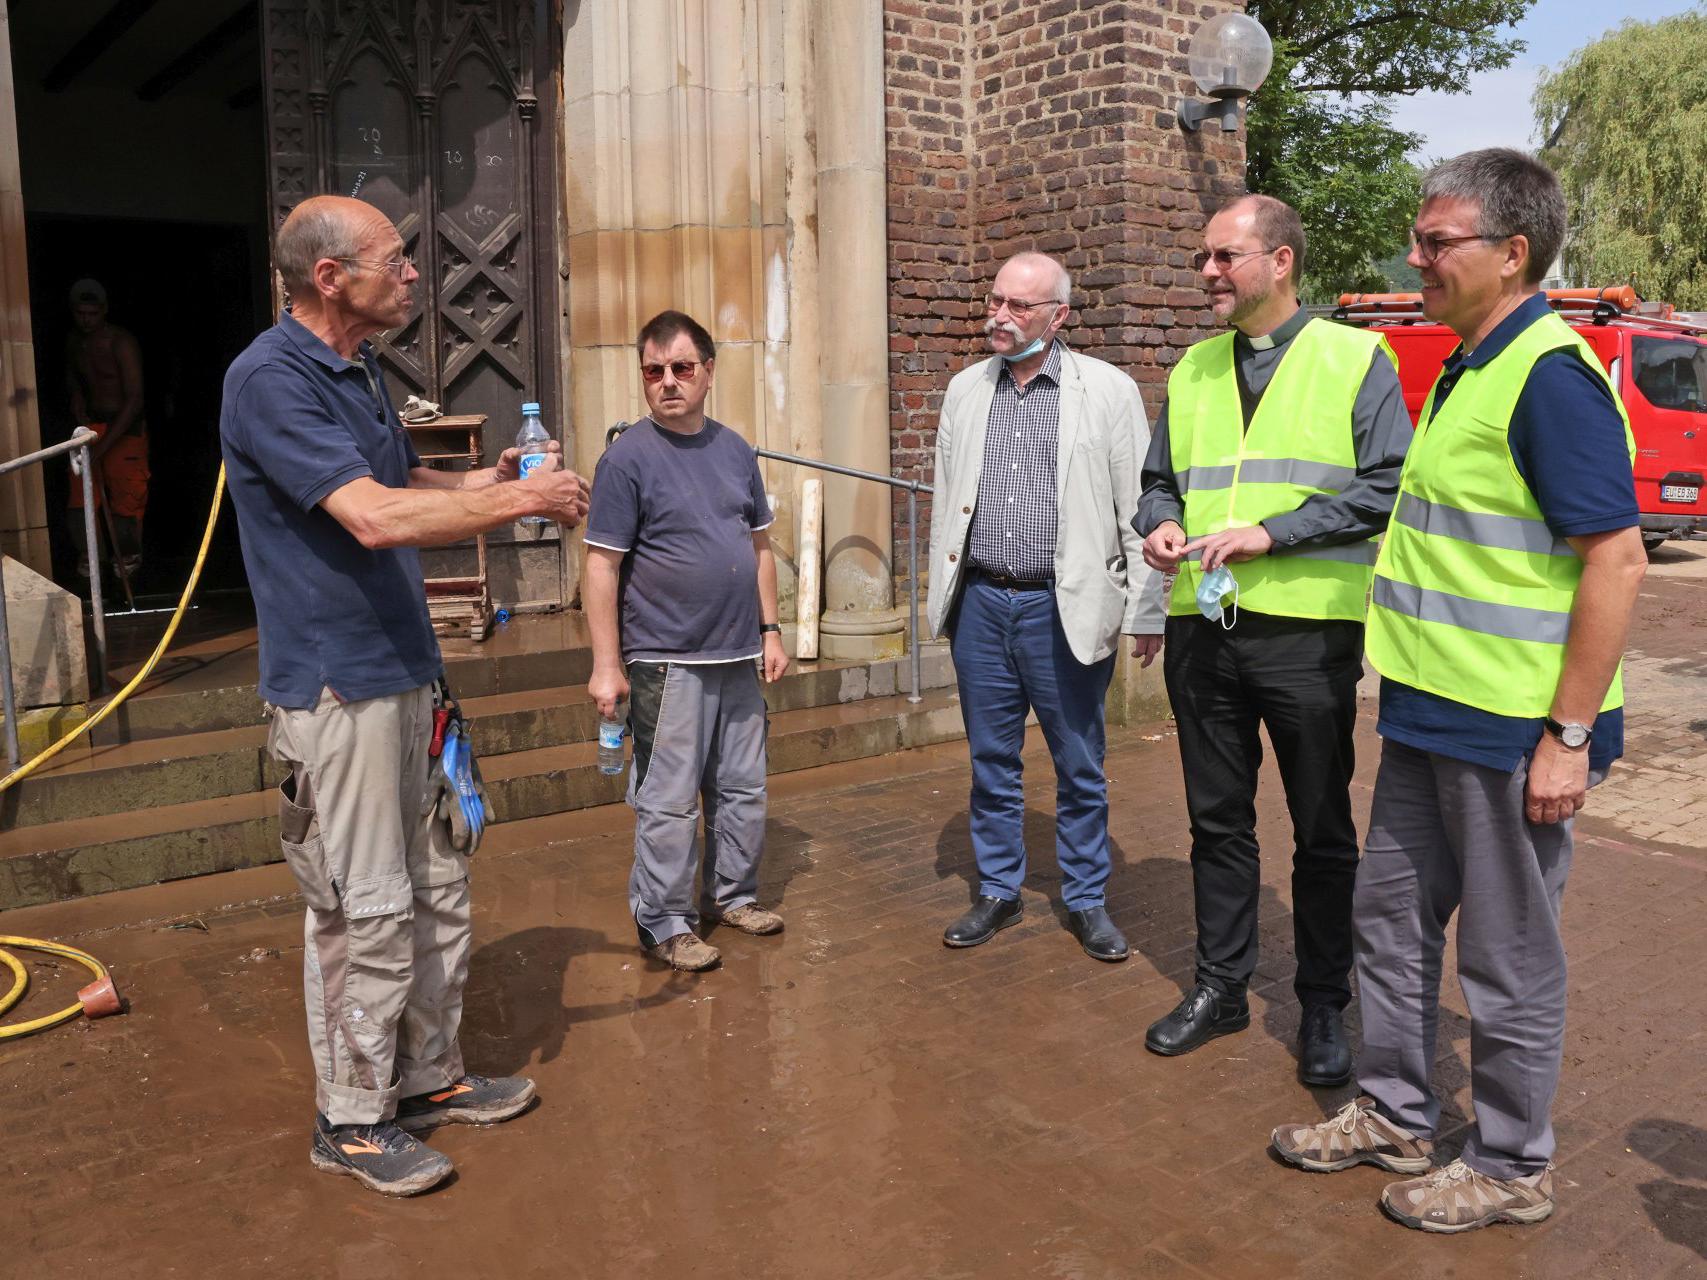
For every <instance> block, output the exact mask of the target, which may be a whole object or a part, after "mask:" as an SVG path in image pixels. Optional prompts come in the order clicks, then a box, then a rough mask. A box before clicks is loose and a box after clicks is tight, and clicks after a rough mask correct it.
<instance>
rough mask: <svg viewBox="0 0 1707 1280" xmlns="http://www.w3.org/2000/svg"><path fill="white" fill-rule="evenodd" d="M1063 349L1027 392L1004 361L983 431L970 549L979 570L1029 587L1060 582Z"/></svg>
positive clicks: (1052, 354) (1052, 352)
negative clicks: (1057, 579)
mask: <svg viewBox="0 0 1707 1280" xmlns="http://www.w3.org/2000/svg"><path fill="white" fill-rule="evenodd" d="M1060 434H1061V344H1060V343H1059V342H1056V343H1053V344H1051V345H1050V348H1049V354H1048V356H1047V357H1045V359H1044V361H1043V368H1041V369H1039V370H1038V371H1037V373H1036V374H1034V375H1033V376H1032V379H1031V381H1030V382H1028V383H1027V384H1026V385H1025V387H1024V388H1023V389H1022V388H1021V387H1020V385H1019V384H1018V383H1017V382H1015V381H1014V375H1013V372H1012V371H1011V370H1010V369H1008V368H1007V366H1006V363H1005V362H1004V364H1003V367H1002V372H1001V374H1000V375H999V376H998V378H997V381H996V396H995V399H993V400H991V401H990V417H989V420H988V422H987V423H986V424H985V428H984V466H983V469H982V471H980V473H979V476H978V506H977V508H976V509H975V510H974V511H973V513H972V531H971V534H970V539H969V543H968V548H967V555H968V559H969V560H970V562H971V565H972V567H973V568H975V569H983V570H985V571H987V572H989V573H999V574H1003V575H1005V576H1006V577H1009V578H1018V579H1020V580H1022V581H1025V582H1038V581H1042V580H1043V579H1046V578H1053V577H1054V576H1055V529H1056V522H1057V519H1058V515H1059V513H1058V512H1057V510H1056V507H1055V447H1056V441H1057V440H1058V439H1059V438H1060Z"/></svg>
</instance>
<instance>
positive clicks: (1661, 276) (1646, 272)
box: [1535, 8, 1707, 310]
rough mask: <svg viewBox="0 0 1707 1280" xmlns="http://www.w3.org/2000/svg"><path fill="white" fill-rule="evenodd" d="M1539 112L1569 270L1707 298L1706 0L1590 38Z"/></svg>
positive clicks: (1552, 83)
mask: <svg viewBox="0 0 1707 1280" xmlns="http://www.w3.org/2000/svg"><path fill="white" fill-rule="evenodd" d="M1535 116H1536V121H1537V123H1538V124H1539V125H1540V127H1541V131H1542V134H1543V136H1545V137H1546V138H1547V139H1548V142H1547V145H1546V146H1545V147H1544V148H1543V150H1542V153H1541V154H1542V157H1543V159H1545V160H1546V161H1547V162H1548V163H1549V164H1551V165H1552V166H1553V168H1554V169H1555V170H1556V171H1557V172H1558V174H1559V179H1560V181H1561V182H1562V183H1563V184H1564V187H1565V197H1566V200H1567V201H1568V203H1569V207H1570V229H1569V233H1568V234H1567V236H1566V239H1565V274H1566V275H1567V276H1568V277H1569V278H1570V279H1572V280H1574V281H1578V282H1581V283H1583V284H1589V285H1599V284H1613V283H1629V284H1633V285H1635V286H1636V288H1637V290H1638V291H1639V292H1641V293H1642V294H1643V295H1644V296H1646V297H1649V298H1659V299H1664V300H1666V301H1668V302H1672V303H1675V304H1676V305H1678V306H1680V307H1683V308H1686V309H1689V310H1697V309H1701V308H1704V307H1707V10H1703V9H1702V8H1697V9H1695V10H1693V11H1691V12H1689V13H1684V14H1679V15H1678V16H1676V17H1672V18H1662V19H1660V20H1659V21H1657V22H1626V23H1625V24H1624V25H1623V26H1621V27H1619V28H1618V29H1617V30H1616V31H1614V32H1612V33H1611V34H1609V35H1606V36H1603V37H1602V38H1601V39H1599V40H1596V41H1595V42H1594V43H1593V44H1589V45H1585V46H1584V47H1583V48H1581V49H1579V50H1577V52H1576V53H1574V54H1572V55H1571V56H1570V58H1569V59H1567V60H1566V62H1565V64H1564V65H1563V66H1561V67H1560V68H1559V69H1558V70H1556V71H1554V72H1551V73H1550V74H1547V75H1544V76H1543V77H1542V79H1541V82H1540V84H1539V85H1538V86H1537V88H1536V91H1535Z"/></svg>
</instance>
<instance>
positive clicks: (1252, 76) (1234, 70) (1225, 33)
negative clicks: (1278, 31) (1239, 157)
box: [1179, 13, 1274, 133]
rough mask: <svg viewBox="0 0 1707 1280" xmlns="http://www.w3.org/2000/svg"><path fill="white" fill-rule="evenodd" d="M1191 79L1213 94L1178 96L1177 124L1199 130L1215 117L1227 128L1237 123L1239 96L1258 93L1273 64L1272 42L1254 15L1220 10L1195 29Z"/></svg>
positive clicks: (1190, 51) (1188, 56) (1190, 46)
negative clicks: (1196, 97)
mask: <svg viewBox="0 0 1707 1280" xmlns="http://www.w3.org/2000/svg"><path fill="white" fill-rule="evenodd" d="M1185 57H1186V62H1187V64H1188V65H1189V66H1190V67H1191V78H1192V79H1193V80H1195V81H1197V87H1198V88H1199V89H1201V90H1202V91H1203V92H1204V93H1206V94H1207V95H1209V98H1210V101H1208V102H1195V101H1193V100H1192V99H1190V98H1182V99H1180V104H1179V127H1180V128H1182V129H1185V130H1188V131H1190V132H1192V133H1196V132H1197V130H1198V126H1199V125H1201V124H1202V123H1203V122H1204V121H1205V120H1207V119H1209V118H1210V117H1212V116H1219V117H1220V118H1221V130H1222V132H1223V133H1232V132H1233V130H1235V129H1237V128H1238V127H1239V99H1240V98H1248V97H1249V96H1250V95H1251V94H1253V93H1255V92H1256V91H1257V89H1258V88H1259V87H1261V85H1262V82H1263V80H1264V79H1266V78H1267V76H1268V69H1269V68H1270V67H1271V66H1273V65H1274V42H1273V41H1272V40H1270V39H1269V38H1268V32H1266V31H1264V30H1263V28H1262V23H1260V22H1258V21H1257V20H1256V19H1255V18H1247V17H1246V16H1245V15H1244V14H1242V13H1221V14H1217V15H1216V16H1215V17H1213V18H1211V19H1210V20H1209V21H1208V22H1206V23H1204V24H1203V25H1202V26H1201V27H1199V28H1198V29H1197V34H1196V35H1194V36H1192V38H1191V43H1190V44H1188V45H1187V46H1186V51H1185Z"/></svg>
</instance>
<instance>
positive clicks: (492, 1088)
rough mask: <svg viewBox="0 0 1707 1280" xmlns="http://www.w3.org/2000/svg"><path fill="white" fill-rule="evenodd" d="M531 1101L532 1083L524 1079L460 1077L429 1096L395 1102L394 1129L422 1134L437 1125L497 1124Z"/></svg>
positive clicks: (512, 1115) (531, 1103)
mask: <svg viewBox="0 0 1707 1280" xmlns="http://www.w3.org/2000/svg"><path fill="white" fill-rule="evenodd" d="M533 1100H534V1087H533V1081H532V1080H529V1079H527V1078H526V1077H525V1076H500V1077H498V1078H497V1079H495V1080H494V1079H489V1078H487V1077H486V1076H464V1077H463V1078H462V1079H460V1080H458V1081H457V1082H456V1083H455V1084H447V1085H446V1086H445V1087H444V1088H443V1089H439V1090H437V1091H435V1092H433V1093H419V1094H416V1095H415V1096H414V1097H412V1098H402V1099H399V1100H398V1103H397V1127H398V1128H399V1129H402V1130H403V1131H404V1132H405V1133H425V1132H426V1131H427V1130H428V1129H436V1128H438V1127H439V1126H440V1125H441V1124H497V1123H499V1122H500V1121H502V1120H509V1119H511V1118H512V1117H515V1116H519V1115H521V1113H522V1112H524V1111H526V1110H527V1109H528V1108H529V1107H531V1106H532V1105H533Z"/></svg>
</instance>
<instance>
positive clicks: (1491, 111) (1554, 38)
mask: <svg viewBox="0 0 1707 1280" xmlns="http://www.w3.org/2000/svg"><path fill="white" fill-rule="evenodd" d="M1694 7H1695V4H1694V0H1536V4H1535V6H1534V8H1532V9H1530V11H1529V15H1528V16H1527V17H1526V18H1524V20H1523V21H1522V22H1520V23H1518V24H1517V28H1516V35H1517V36H1518V38H1519V39H1521V40H1522V41H1523V42H1524V43H1525V44H1526V45H1527V46H1528V47H1527V48H1526V49H1525V50H1524V51H1523V52H1522V53H1520V54H1518V55H1517V57H1516V59H1515V60H1513V62H1512V63H1511V65H1510V66H1508V67H1505V68H1503V69H1502V70H1499V71H1487V72H1483V73H1481V74H1480V75H1476V76H1472V77H1471V78H1470V83H1469V92H1467V93H1419V94H1416V95H1414V96H1412V97H1408V98H1393V99H1390V100H1389V105H1390V106H1391V107H1392V108H1393V126H1394V127H1395V128H1398V129H1403V130H1405V131H1406V132H1407V133H1418V134H1421V135H1422V136H1423V139H1424V141H1423V144H1422V145H1421V146H1420V147H1418V148H1417V149H1416V150H1415V151H1413V152H1412V153H1411V159H1412V160H1414V161H1416V162H1417V163H1419V164H1421V163H1426V162H1427V161H1429V160H1440V159H1445V158H1446V157H1448V156H1455V155H1457V154H1458V153H1459V152H1461V151H1470V150H1474V149H1475V148H1477V147H1501V146H1506V147H1522V148H1524V149H1525V150H1533V149H1534V148H1535V147H1537V146H1539V145H1540V143H1541V141H1542V140H1541V139H1539V138H1536V137H1535V136H1534V133H1535V112H1534V109H1533V108H1532V107H1531V106H1530V105H1529V95H1530V94H1531V93H1532V92H1533V91H1534V88H1535V83H1536V79H1537V78H1538V77H1539V75H1540V73H1541V72H1542V71H1543V70H1545V69H1551V68H1555V67H1557V66H1559V65H1560V64H1561V63H1563V62H1564V60H1565V59H1566V58H1568V57H1569V56H1570V55H1571V53H1572V52H1574V51H1575V50H1577V49H1579V48H1581V47H1582V46H1583V45H1585V44H1588V43H1590V42H1592V41H1594V40H1596V39H1598V38H1599V37H1600V36H1602V35H1604V34H1605V33H1606V32H1607V31H1610V30H1612V29H1613V28H1615V27H1617V26H1619V25H1620V24H1621V23H1622V22H1623V21H1624V20H1625V19H1627V18H1635V19H1637V20H1639V21H1643V22H1651V21H1653V20H1654V19H1655V18H1664V17H1669V16H1670V15H1672V14H1675V13H1685V12H1687V11H1688V10H1690V9H1692V8H1694Z"/></svg>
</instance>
